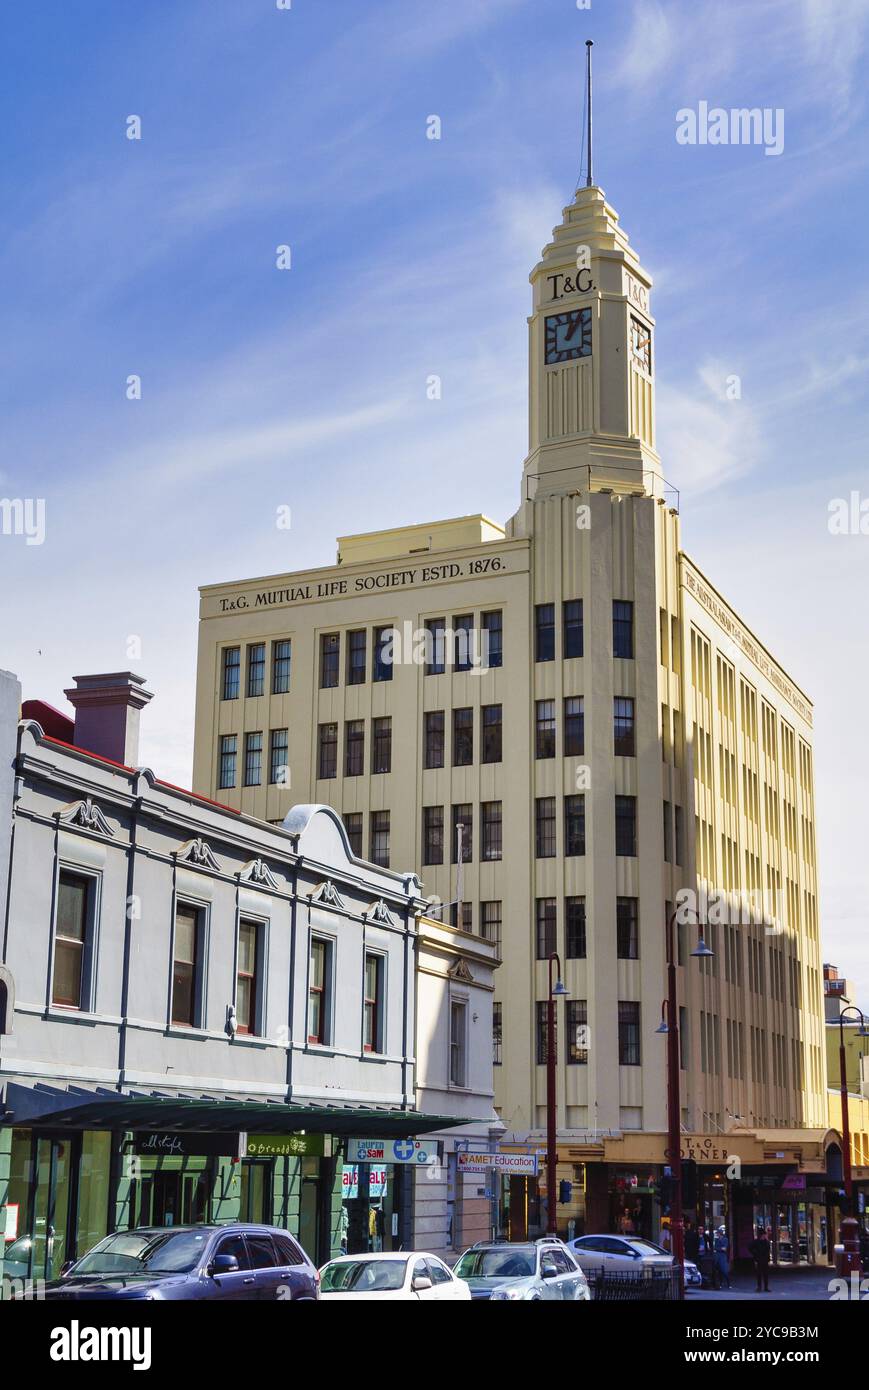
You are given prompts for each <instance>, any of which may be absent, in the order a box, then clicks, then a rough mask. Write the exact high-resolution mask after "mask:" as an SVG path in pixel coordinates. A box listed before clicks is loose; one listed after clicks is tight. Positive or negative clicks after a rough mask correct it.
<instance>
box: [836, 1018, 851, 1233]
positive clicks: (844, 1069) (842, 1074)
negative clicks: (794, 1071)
mask: <svg viewBox="0 0 869 1390" xmlns="http://www.w3.org/2000/svg"><path fill="white" fill-rule="evenodd" d="M839 1083H840V1086H841V1094H842V1173H843V1175H844V1178H845V1204H846V1205H845V1211H846V1214H847V1215H848V1216H850V1215H851V1199H852V1193H853V1185H852V1181H851V1125H850V1117H849V1115H848V1062H847V1058H846V1056H845V1033H844V1029H843V1028H842V1019H841V1016H840V1018H839Z"/></svg>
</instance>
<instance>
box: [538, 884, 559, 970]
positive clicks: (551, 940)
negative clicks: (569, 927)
mask: <svg viewBox="0 0 869 1390" xmlns="http://www.w3.org/2000/svg"><path fill="white" fill-rule="evenodd" d="M536 922H537V959H538V960H549V957H550V956H551V955H552V953H553V951H555V950H556V949H557V932H558V919H557V916H556V910H555V899H554V898H538V899H537V915H536Z"/></svg>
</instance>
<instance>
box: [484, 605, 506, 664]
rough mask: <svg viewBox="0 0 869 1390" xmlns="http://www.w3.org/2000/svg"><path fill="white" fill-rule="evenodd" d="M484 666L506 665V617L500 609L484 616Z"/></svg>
mask: <svg viewBox="0 0 869 1390" xmlns="http://www.w3.org/2000/svg"><path fill="white" fill-rule="evenodd" d="M482 624H483V632H484V633H485V637H484V638H483V664H484V665H486V666H502V665H503V664H504V616H503V614H502V612H501V610H500V608H498V609H495V610H494V612H492V613H483V615H482Z"/></svg>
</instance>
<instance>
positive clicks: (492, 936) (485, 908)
mask: <svg viewBox="0 0 869 1390" xmlns="http://www.w3.org/2000/svg"><path fill="white" fill-rule="evenodd" d="M480 935H481V936H484V937H485V938H486V940H487V941H492V942H494V944H495V946H497V948H498V955H499V956H500V954H501V903H500V901H494V902H485V903H480Z"/></svg>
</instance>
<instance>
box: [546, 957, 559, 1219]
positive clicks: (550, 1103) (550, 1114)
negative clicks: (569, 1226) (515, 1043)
mask: <svg viewBox="0 0 869 1390" xmlns="http://www.w3.org/2000/svg"><path fill="white" fill-rule="evenodd" d="M556 960H558V956H557V955H556V954H555V952H553V953H552V955H551V956H550V957H549V999H548V1001H547V1004H546V1233H547V1235H553V1236H554V1235H555V1234H556V1233H557V1226H556V1221H555V1199H556V1192H555V1185H556V1172H557V1153H556V1137H555V1136H556V1129H555V1000H554V999H553V997H552V963H553V961H556ZM560 974H561V962H560V961H559V975H560Z"/></svg>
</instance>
